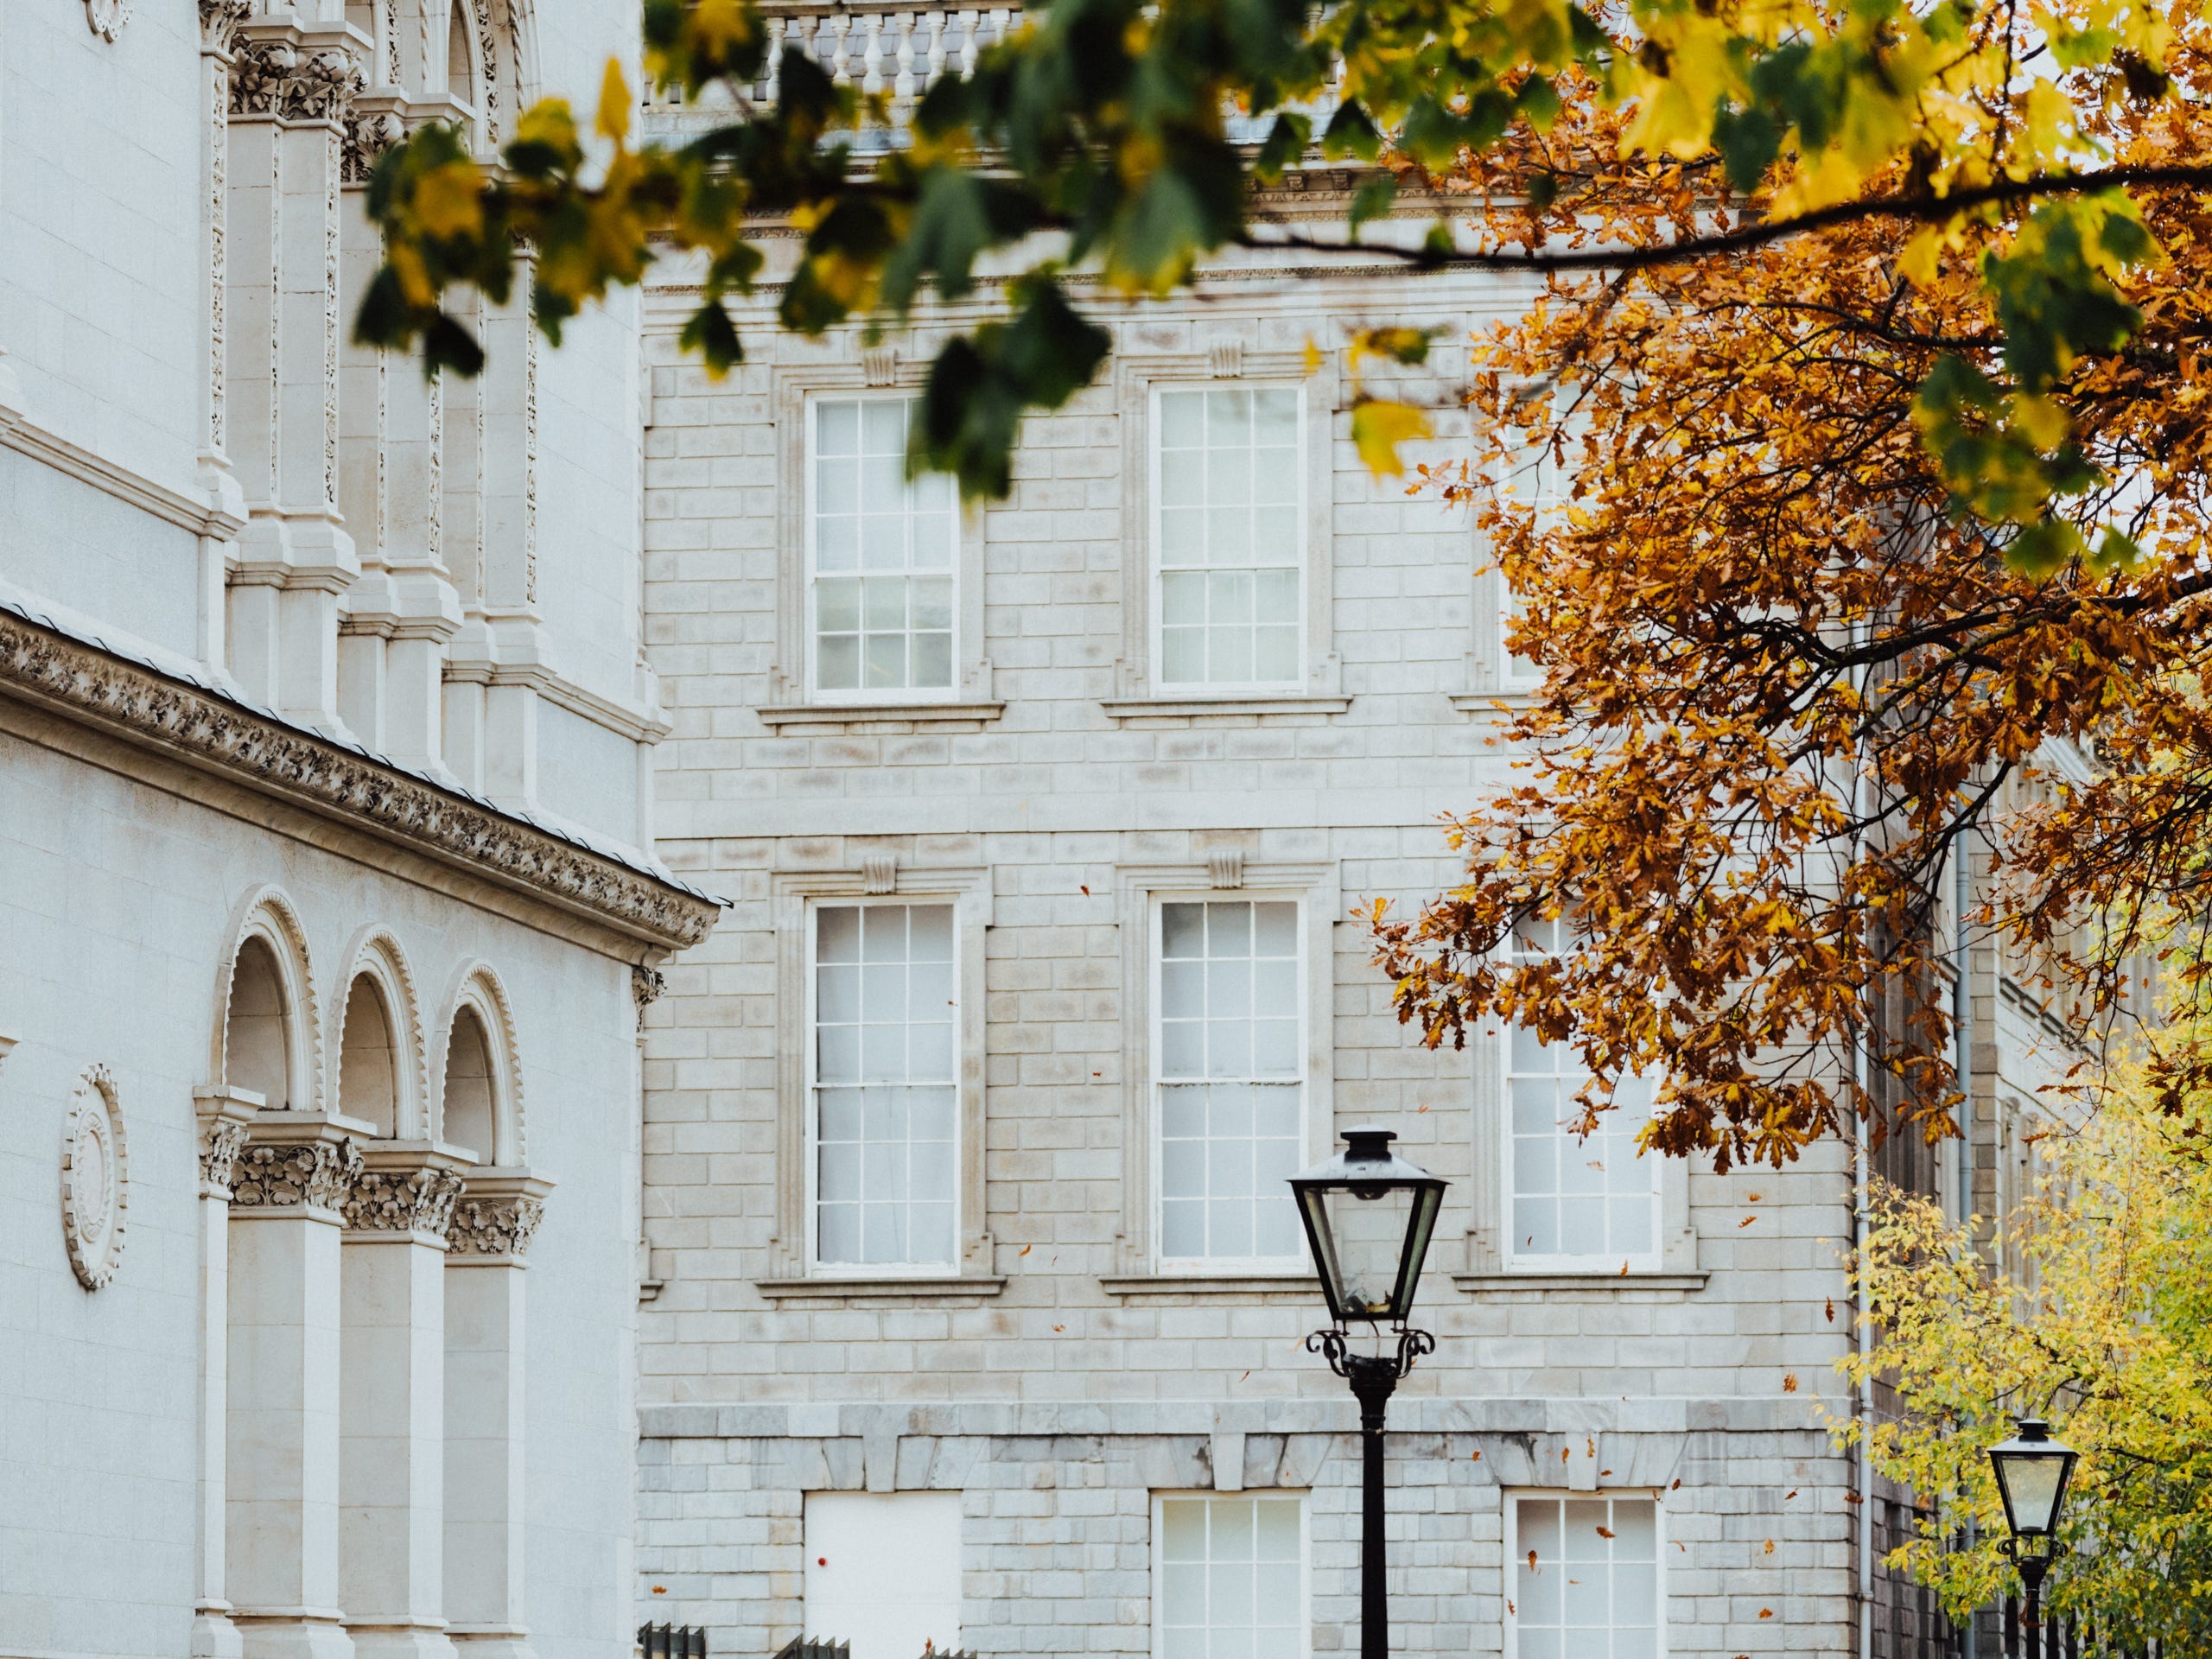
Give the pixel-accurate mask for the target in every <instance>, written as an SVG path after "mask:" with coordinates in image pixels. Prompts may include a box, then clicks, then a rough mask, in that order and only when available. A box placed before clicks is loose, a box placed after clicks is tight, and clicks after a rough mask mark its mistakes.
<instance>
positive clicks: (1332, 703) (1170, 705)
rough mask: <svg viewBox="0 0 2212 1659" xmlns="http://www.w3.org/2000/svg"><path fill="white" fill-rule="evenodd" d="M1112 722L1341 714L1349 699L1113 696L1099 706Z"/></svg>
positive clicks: (1294, 695) (1297, 696)
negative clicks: (1229, 716) (1232, 716)
mask: <svg viewBox="0 0 2212 1659" xmlns="http://www.w3.org/2000/svg"><path fill="white" fill-rule="evenodd" d="M1098 706H1099V707H1100V708H1101V709H1104V710H1105V711H1106V717H1107V718H1108V719H1109V720H1207V719H1212V718H1214V717H1216V716H1218V715H1246V716H1249V717H1252V718H1257V717H1260V716H1262V715H1341V714H1342V713H1344V710H1345V709H1349V708H1351V698H1350V697H1348V696H1323V697H1315V696H1305V695H1303V694H1302V693H1294V694H1291V695H1287V696H1257V697H1109V698H1108V699H1106V700H1105V701H1104V702H1101V703H1100V704H1099V705H1098Z"/></svg>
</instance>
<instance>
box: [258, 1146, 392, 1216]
mask: <svg viewBox="0 0 2212 1659" xmlns="http://www.w3.org/2000/svg"><path fill="white" fill-rule="evenodd" d="M361 1171H362V1162H361V1149H360V1147H357V1146H355V1145H354V1144H353V1141H350V1140H340V1141H305V1142H300V1143H293V1144H287V1143H284V1142H281V1141H261V1142H257V1143H255V1144H252V1145H249V1146H248V1147H246V1148H245V1151H244V1152H243V1153H241V1154H239V1156H238V1166H237V1168H236V1170H235V1171H234V1172H233V1173H232V1178H231V1207H232V1209H234V1210H290V1209H296V1208H298V1207H299V1206H301V1205H306V1206H307V1207H308V1208H309V1209H315V1210H330V1211H343V1210H344V1208H345V1206H346V1199H347V1198H349V1197H350V1196H351V1195H352V1193H353V1184H354V1183H355V1182H356V1181H358V1180H359V1179H361Z"/></svg>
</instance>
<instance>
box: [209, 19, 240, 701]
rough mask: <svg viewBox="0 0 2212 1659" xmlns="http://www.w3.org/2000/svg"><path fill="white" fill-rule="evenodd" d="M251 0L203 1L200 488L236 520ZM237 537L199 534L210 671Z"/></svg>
mask: <svg viewBox="0 0 2212 1659" xmlns="http://www.w3.org/2000/svg"><path fill="white" fill-rule="evenodd" d="M252 10H253V7H252V4H251V0H200V110H201V111H202V117H201V120H200V181H201V189H202V195H201V200H200V247H201V256H202V258H203V261H204V264H203V265H202V267H201V269H202V270H203V271H204V273H205V277H206V282H207V288H206V290H205V294H204V297H203V300H202V302H201V306H200V328H201V339H202V347H201V352H200V372H201V376H202V378H201V381H200V474H199V475H200V488H202V489H204V490H205V491H207V499H208V500H209V501H210V502H211V503H212V504H213V505H215V506H216V507H218V508H219V509H221V510H223V511H224V512H228V513H229V514H231V515H232V517H234V518H244V517H245V495H244V493H242V492H241V491H240V490H239V488H238V480H237V479H236V478H235V477H233V476H232V473H231V458H230V456H229V454H227V453H226V451H225V450H224V448H223V443H224V353H225V342H224V337H223V328H224V322H225V316H226V313H225V309H224V303H223V302H224V294H223V285H224V281H225V274H226V268H227V260H228V250H227V247H226V226H227V224H228V219H229V213H230V182H229V168H230V118H231V69H232V63H233V61H234V54H235V51H236V48H237V44H238V27H239V25H240V24H242V23H244V22H245V20H246V18H247V17H248V16H250V15H251V12H252ZM237 557H238V543H237V541H236V540H235V539H234V538H232V537H227V536H226V537H215V536H202V537H200V619H199V621H200V626H199V629H198V654H199V656H200V660H201V661H203V662H205V663H206V664H207V667H208V668H209V670H210V671H213V672H214V673H216V674H224V673H227V672H228V671H229V668H230V644H229V639H228V626H229V601H228V596H227V594H226V588H227V585H228V582H229V577H230V570H231V566H232V563H234V562H235V561H236V559H237Z"/></svg>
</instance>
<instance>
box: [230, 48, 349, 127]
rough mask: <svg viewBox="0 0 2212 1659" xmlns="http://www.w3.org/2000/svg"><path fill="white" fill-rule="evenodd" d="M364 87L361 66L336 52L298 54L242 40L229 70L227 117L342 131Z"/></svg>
mask: <svg viewBox="0 0 2212 1659" xmlns="http://www.w3.org/2000/svg"><path fill="white" fill-rule="evenodd" d="M364 84H365V83H364V81H363V79H362V76H361V66H360V65H359V63H358V62H356V61H355V60H354V58H353V54H352V53H350V52H346V51H344V50H341V49H340V48H336V47H324V48H315V49H311V50H306V51H302V49H301V48H299V47H298V46H296V45H295V44H294V43H293V42H291V41H287V40H284V39H282V38H280V37H270V36H264V37H261V38H251V37H249V38H245V39H241V40H240V41H238V47H237V55H236V56H235V58H234V59H233V60H232V65H231V113H232V115H235V116H245V117H249V118H261V119H264V120H277V121H297V122H309V121H328V122H334V123H337V124H341V125H342V124H344V122H345V120H346V114H347V111H348V109H349V106H350V105H352V103H353V99H354V97H355V95H356V94H358V93H359V92H360V91H361V89H362V87H363V86H364Z"/></svg>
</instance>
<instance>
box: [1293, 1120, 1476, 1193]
mask: <svg viewBox="0 0 2212 1659" xmlns="http://www.w3.org/2000/svg"><path fill="white" fill-rule="evenodd" d="M1397 1138H1398V1132H1397V1131H1396V1130H1395V1129H1384V1128H1376V1126H1375V1125H1374V1124H1371V1123H1362V1124H1358V1125H1357V1126H1356V1127H1354V1128H1349V1129H1346V1130H1344V1150H1343V1151H1341V1152H1338V1153H1334V1154H1331V1155H1330V1156H1328V1157H1326V1158H1324V1159H1323V1160H1321V1161H1320V1162H1319V1163H1318V1164H1315V1165H1314V1166H1312V1167H1311V1168H1310V1169H1301V1170H1300V1171H1299V1172H1298V1173H1297V1174H1295V1175H1294V1176H1292V1177H1291V1180H1292V1181H1293V1182H1294V1184H1296V1185H1309V1184H1310V1185H1327V1186H1336V1185H1344V1184H1346V1183H1349V1182H1354V1181H1357V1182H1358V1183H1359V1184H1361V1185H1367V1184H1368V1183H1370V1182H1374V1183H1376V1184H1378V1185H1388V1186H1400V1185H1409V1184H1411V1183H1413V1182H1415V1181H1434V1182H1436V1184H1437V1185H1439V1186H1444V1185H1448V1183H1446V1182H1445V1181H1443V1180H1440V1179H1438V1178H1437V1177H1436V1176H1433V1175H1432V1174H1430V1173H1428V1172H1427V1170H1425V1169H1423V1168H1422V1167H1421V1166H1420V1165H1419V1164H1416V1163H1412V1162H1409V1161H1408V1160H1406V1159H1403V1158H1401V1157H1400V1156H1398V1154H1396V1153H1395V1152H1393V1151H1391V1150H1390V1143H1391V1142H1392V1141H1395V1140H1396V1139H1397Z"/></svg>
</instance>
